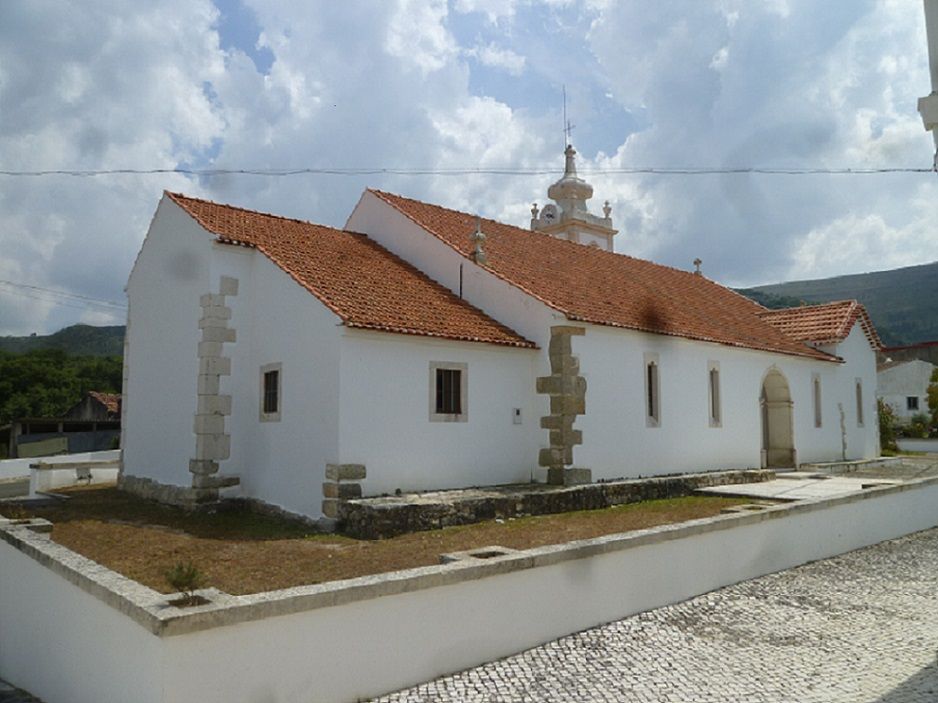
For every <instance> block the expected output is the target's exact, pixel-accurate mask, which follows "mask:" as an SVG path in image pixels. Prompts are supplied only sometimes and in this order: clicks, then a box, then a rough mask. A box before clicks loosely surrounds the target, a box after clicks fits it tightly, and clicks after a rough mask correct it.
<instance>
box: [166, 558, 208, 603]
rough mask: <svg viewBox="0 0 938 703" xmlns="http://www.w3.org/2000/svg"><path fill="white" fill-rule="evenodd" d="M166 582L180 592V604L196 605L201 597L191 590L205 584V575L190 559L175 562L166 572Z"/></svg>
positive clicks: (195, 589)
mask: <svg viewBox="0 0 938 703" xmlns="http://www.w3.org/2000/svg"><path fill="white" fill-rule="evenodd" d="M166 582H167V583H168V584H169V585H170V587H171V588H172V589H173V590H174V591H179V592H180V593H182V599H181V600H182V602H181V603H180V605H196V604H198V603H199V602H201V599H200V598H199V597H198V596H196V595H195V594H194V593H193V592H194V591H197V590H198V589H200V588H202V586H203V585H205V575H204V574H203V573H202V571H201V570H200V569H199V567H197V566H196V565H195V564H193V563H192V562H191V561H187V562H176V564H175V565H174V566H173V568H171V569H169V570H167V572H166Z"/></svg>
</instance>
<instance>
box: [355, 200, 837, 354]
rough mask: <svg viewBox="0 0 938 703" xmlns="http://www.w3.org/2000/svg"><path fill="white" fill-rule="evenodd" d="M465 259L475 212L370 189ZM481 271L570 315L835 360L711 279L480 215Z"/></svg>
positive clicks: (588, 320) (783, 352)
mask: <svg viewBox="0 0 938 703" xmlns="http://www.w3.org/2000/svg"><path fill="white" fill-rule="evenodd" d="M370 192H371V193H373V194H374V195H375V196H377V197H378V198H380V199H381V200H383V201H385V202H386V203H388V204H389V205H391V206H392V207H394V208H396V209H397V210H398V211H400V212H401V213H402V214H403V215H405V216H406V217H408V218H409V219H411V220H412V221H414V222H415V223H416V224H417V225H419V226H420V227H422V228H423V229H425V230H426V231H428V232H429V233H431V234H433V235H434V236H436V237H438V238H439V239H440V240H442V241H444V242H446V243H447V244H448V245H449V246H451V247H452V248H453V249H455V250H456V251H458V252H459V253H460V254H462V255H463V256H466V257H468V256H469V254H470V252H471V251H472V247H473V245H472V242H471V240H470V235H471V234H472V233H473V232H474V231H475V228H476V217H475V215H471V214H468V213H464V212H458V211H456V210H449V209H447V208H443V207H439V206H437V205H430V204H427V203H423V202H420V201H419V200H411V199H410V198H404V197H402V196H399V195H394V194H392V193H385V192H382V191H378V190H371V191H370ZM482 231H483V233H484V234H485V237H486V239H485V245H484V248H485V253H486V259H487V260H486V264H485V266H484V268H486V269H488V270H489V271H491V272H492V273H493V274H494V275H496V276H499V277H500V278H502V279H504V280H506V281H507V282H509V283H511V284H512V285H514V286H516V287H518V288H520V289H521V290H523V291H525V292H526V293H528V294H530V295H532V296H534V297H535V298H537V299H538V300H540V301H542V302H543V303H545V304H546V305H548V306H550V307H551V308H554V309H555V310H559V311H560V312H562V313H563V314H564V315H566V317H567V318H569V319H571V320H579V321H582V322H591V323H595V324H599V325H610V326H613V327H624V328H629V329H635V330H642V331H646V332H654V333H656V334H666V335H673V336H676V337H686V338H689V339H697V340H702V341H707V342H715V343H718V344H726V345H731V346H737V347H745V348H750V349H760V350H764V351H771V352H779V353H782V354H793V355H797V356H806V357H811V358H815V359H824V360H827V361H835V360H836V358H835V357H833V356H831V355H829V354H825V353H824V352H821V351H818V350H816V349H813V348H811V347H809V346H807V345H806V344H803V343H802V342H801V341H799V340H797V339H794V338H792V337H790V336H789V335H787V334H785V333H784V332H783V331H781V330H779V329H778V328H776V327H774V326H773V325H770V324H769V323H768V322H766V321H764V320H763V319H762V318H761V316H760V313H762V312H763V311H764V310H765V308H763V307H762V306H761V305H759V304H757V303H755V302H753V301H751V300H749V299H748V298H746V297H744V296H742V295H740V294H738V293H736V292H734V291H732V290H730V289H729V288H725V287H724V286H721V285H719V284H717V283H714V282H713V281H710V280H708V279H706V278H705V277H703V276H699V275H696V274H693V273H690V272H687V271H680V270H678V269H674V268H670V267H668V266H661V265H660V264H655V263H652V262H650V261H644V260H642V259H636V258H633V257H630V256H625V255H622V254H615V253H612V252H607V251H604V250H601V249H598V248H595V247H586V246H583V245H580V244H575V243H573V242H568V241H565V240H561V239H557V238H554V237H551V236H549V235H546V234H543V233H540V232H532V231H529V230H525V229H521V228H520V227H513V226H511V225H506V224H502V223H500V222H497V221H495V220H488V219H483V220H482Z"/></svg>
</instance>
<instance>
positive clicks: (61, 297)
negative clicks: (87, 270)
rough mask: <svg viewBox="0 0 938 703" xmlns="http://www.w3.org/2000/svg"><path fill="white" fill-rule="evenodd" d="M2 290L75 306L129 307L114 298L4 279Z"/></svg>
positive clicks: (110, 308) (112, 309) (121, 308)
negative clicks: (96, 296) (106, 298)
mask: <svg viewBox="0 0 938 703" xmlns="http://www.w3.org/2000/svg"><path fill="white" fill-rule="evenodd" d="M0 291H2V292H6V293H13V294H15V295H20V296H22V297H25V298H32V299H34V300H42V301H45V302H50V303H56V304H58V305H64V306H66V307H73V308H86V307H98V308H104V309H106V310H111V311H117V310H126V309H127V306H126V305H125V304H123V303H118V302H115V301H113V300H104V299H103V298H93V297H91V296H88V295H81V294H80V293H69V292H67V291H64V290H56V289H54V288H43V287H42V286H34V285H30V284H28V283H17V282H15V281H6V280H2V279H0Z"/></svg>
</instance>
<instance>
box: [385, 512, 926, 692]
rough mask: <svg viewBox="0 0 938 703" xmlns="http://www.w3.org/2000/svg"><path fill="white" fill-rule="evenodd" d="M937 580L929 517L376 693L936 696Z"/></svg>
mask: <svg viewBox="0 0 938 703" xmlns="http://www.w3.org/2000/svg"><path fill="white" fill-rule="evenodd" d="M936 585H938V529H933V530H928V531H926V532H920V533H918V534H915V535H910V536H908V537H904V538H901V539H897V540H893V541H890V542H884V543H882V544H879V545H876V546H873V547H868V548H866V549H862V550H858V551H855V552H851V553H849V554H844V555H842V556H839V557H834V558H832V559H826V560H824V561H819V562H814V563H811V564H807V565H805V566H801V567H798V568H795V569H790V570H788V571H784V572H780V573H778V574H773V575H770V576H765V577H762V578H758V579H754V580H752V581H746V582H744V583H740V584H737V585H735V586H730V587H728V588H724V589H721V590H719V591H714V592H713V593H709V594H706V595H703V596H699V597H697V598H694V599H692V600H689V601H686V602H684V603H679V604H677V605H672V606H667V607H663V608H659V609H657V610H653V611H650V612H647V613H642V614H640V615H636V616H633V617H629V618H626V619H624V620H620V621H618V622H614V623H611V624H609V625H605V626H602V627H597V628H594V629H591V630H586V631H584V632H581V633H578V634H575V635H571V636H569V637H564V638H562V639H559V640H556V641H554V642H551V643H549V644H546V645H544V646H541V647H537V648H535V649H531V650H528V651H526V652H522V653H521V654H518V655H515V656H513V657H508V658H506V659H502V660H500V661H496V662H492V663H490V664H485V665H483V666H480V667H477V668H475V669H470V670H468V671H464V672H462V673H460V674H456V675H453V676H447V677H444V678H441V679H437V680H436V681H432V682H430V683H426V684H422V685H420V686H417V687H415V688H412V689H409V690H405V691H400V692H398V693H394V694H391V695H388V696H385V697H383V698H380V699H376V701H381V702H382V703H418V702H420V701H454V702H455V701H460V702H461V701H475V702H480V703H483V702H484V703H495V702H498V703H514V702H518V703H520V702H522V701H523V702H529V701H530V702H533V701H537V702H541V701H545V702H550V701H570V702H573V701H576V702H577V703H580V702H582V701H615V702H623V703H630V702H632V701H634V702H636V703H646V702H650V701H655V702H660V701H667V702H669V703H936V702H938V664H936V651H938V600H936V595H938V588H936Z"/></svg>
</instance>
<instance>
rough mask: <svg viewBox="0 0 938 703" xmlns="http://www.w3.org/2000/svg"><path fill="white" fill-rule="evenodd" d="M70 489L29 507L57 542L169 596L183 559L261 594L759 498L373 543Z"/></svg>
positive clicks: (680, 501) (518, 522)
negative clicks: (61, 498) (63, 496)
mask: <svg viewBox="0 0 938 703" xmlns="http://www.w3.org/2000/svg"><path fill="white" fill-rule="evenodd" d="M63 492H65V493H67V494H68V495H69V496H70V498H71V499H70V500H68V501H66V502H63V503H60V504H57V505H53V506H47V507H36V508H29V509H28V512H29V513H30V514H31V515H34V516H36V517H44V518H46V519H48V520H51V521H52V523H53V524H54V528H53V531H52V539H54V540H55V541H56V542H58V543H59V544H62V545H64V546H66V547H68V548H70V549H72V550H74V551H76V552H78V553H79V554H83V555H84V556H86V557H88V558H89V559H93V560H94V561H97V562H99V563H101V564H104V565H106V566H108V567H109V568H111V569H113V570H114V571H117V572H119V573H121V574H124V575H125V576H127V577H129V578H132V579H134V580H135V581H139V582H140V583H143V584H145V585H147V586H149V587H150V588H153V589H155V590H157V591H160V592H163V593H166V592H168V589H167V584H166V579H165V574H166V571H167V569H169V568H171V567H172V566H173V565H174V564H178V563H180V562H188V563H191V564H193V565H195V566H196V567H198V569H199V570H200V571H201V573H203V574H204V575H205V577H206V583H207V585H209V586H214V587H216V588H219V589H221V590H223V591H226V592H228V593H232V594H245V593H256V592H259V591H268V590H275V589H279V588H288V587H291V586H299V585H303V584H314V583H322V582H325V581H334V580H337V579H345V578H353V577H356V576H365V575H368V574H377V573H382V572H385V571H395V570H398V569H407V568H412V567H416V566H428V565H431V564H437V563H439V557H440V554H443V553H446V552H457V551H462V550H466V549H474V548H477V547H484V546H486V545H492V544H498V545H501V546H503V547H511V548H514V549H527V548H530V547H540V546H545V545H549V544H558V543H561V542H569V541H572V540H578V539H588V538H591V537H599V536H601V535H607V534H615V533H618V532H628V531H630V530H638V529H642V528H647V527H654V526H657V525H665V524H669V523H676V522H684V521H686V520H693V519H696V518H703V517H709V516H712V515H717V514H718V513H719V512H720V511H721V510H722V509H723V508H725V507H727V506H730V505H739V504H742V503H747V502H751V500H749V499H744V498H722V497H713V496H687V497H684V498H673V499H668V500H655V501H648V502H644V503H633V504H631V505H622V506H618V507H615V508H607V509H605V510H586V511H579V512H571V513H561V514H557V515H540V516H533V517H526V518H519V519H515V520H507V521H504V522H496V521H489V522H483V523H479V524H476V525H464V526H459V527H448V528H445V529H442V530H434V531H430V532H415V533H413V534H408V535H401V536H399V537H394V538H391V539H384V540H377V541H365V540H355V539H350V538H348V537H341V536H338V535H321V534H310V532H309V528H308V527H306V526H305V525H303V524H302V523H298V522H293V521H289V520H283V519H280V518H273V517H267V516H263V515H258V514H256V513H252V512H248V511H240V510H239V511H229V512H220V513H215V514H207V513H187V512H185V511H183V510H180V509H178V508H173V507H169V506H165V505H160V504H158V503H155V502H152V501H145V500H141V499H139V498H136V497H134V496H131V495H128V494H126V493H122V492H120V491H118V490H117V489H115V488H76V489H70V490H68V491H63Z"/></svg>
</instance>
